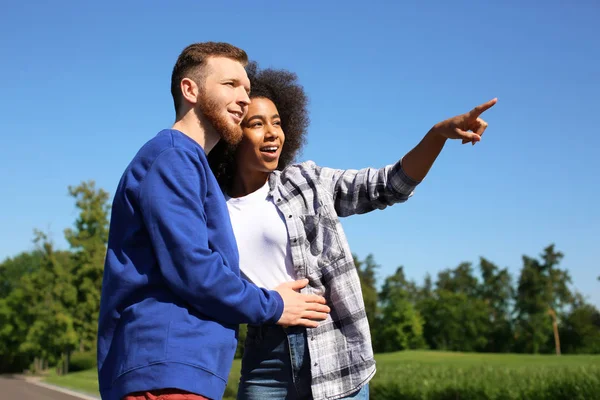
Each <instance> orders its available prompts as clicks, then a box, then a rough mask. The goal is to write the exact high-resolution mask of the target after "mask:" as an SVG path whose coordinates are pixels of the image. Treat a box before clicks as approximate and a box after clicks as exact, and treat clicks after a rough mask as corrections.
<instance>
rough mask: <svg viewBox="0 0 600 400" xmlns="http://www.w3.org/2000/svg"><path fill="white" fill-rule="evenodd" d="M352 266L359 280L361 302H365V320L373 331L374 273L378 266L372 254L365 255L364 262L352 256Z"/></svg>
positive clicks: (374, 314) (374, 310) (374, 306)
mask: <svg viewBox="0 0 600 400" xmlns="http://www.w3.org/2000/svg"><path fill="white" fill-rule="evenodd" d="M352 257H353V258H354V265H355V266H356V269H357V271H358V277H359V279H360V287H361V291H362V296H363V300H364V302H365V310H366V312H367V320H368V321H369V326H370V327H371V331H373V327H374V323H375V318H376V316H377V288H376V287H375V285H376V277H375V273H376V270H377V268H379V265H377V264H376V263H375V258H374V257H373V255H372V254H369V255H367V257H366V258H365V260H364V261H360V260H359V259H358V257H357V256H356V255H355V254H353V255H352Z"/></svg>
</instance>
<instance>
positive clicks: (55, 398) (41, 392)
mask: <svg viewBox="0 0 600 400" xmlns="http://www.w3.org/2000/svg"><path fill="white" fill-rule="evenodd" d="M81 398H82V397H79V396H78V397H75V396H71V395H69V394H65V393H61V392H58V391H56V390H52V389H48V388H45V387H41V386H38V385H36V384H34V383H31V382H27V381H26V380H23V379H17V378H12V377H10V376H0V399H1V400H81Z"/></svg>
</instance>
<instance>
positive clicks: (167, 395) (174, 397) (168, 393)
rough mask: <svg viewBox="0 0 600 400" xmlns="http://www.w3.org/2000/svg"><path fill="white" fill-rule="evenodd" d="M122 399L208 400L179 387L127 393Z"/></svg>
mask: <svg viewBox="0 0 600 400" xmlns="http://www.w3.org/2000/svg"><path fill="white" fill-rule="evenodd" d="M122 400H210V399H208V398H207V397H204V396H200V395H199V394H195V393H190V392H186V391H184V390H179V389H159V390H150V391H148V392H136V393H129V394H128V395H127V396H125V397H123V399H122Z"/></svg>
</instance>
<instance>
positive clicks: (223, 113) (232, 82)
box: [197, 57, 250, 144]
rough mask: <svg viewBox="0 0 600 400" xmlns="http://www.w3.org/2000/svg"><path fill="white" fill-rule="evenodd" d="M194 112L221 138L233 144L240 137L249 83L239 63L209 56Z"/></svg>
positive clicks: (246, 107)
mask: <svg viewBox="0 0 600 400" xmlns="http://www.w3.org/2000/svg"><path fill="white" fill-rule="evenodd" d="M205 68H206V78H205V81H204V84H203V85H201V87H202V89H201V93H200V99H199V101H198V106H197V111H198V112H199V113H200V114H203V115H204V116H205V117H206V118H207V119H208V121H209V122H210V123H211V124H212V125H213V127H214V128H215V130H216V131H217V132H218V133H219V135H221V138H222V139H223V140H225V141H226V142H227V143H230V144H237V143H238V142H239V141H240V140H241V138H242V128H241V127H240V123H241V122H242V120H243V119H244V116H245V115H246V113H247V112H248V104H250V98H249V97H248V93H249V92H250V80H249V79H248V75H247V74H246V70H245V69H244V67H243V66H242V64H240V63H239V62H237V61H235V60H231V59H229V58H224V57H211V58H209V59H208V60H207V63H206V66H205Z"/></svg>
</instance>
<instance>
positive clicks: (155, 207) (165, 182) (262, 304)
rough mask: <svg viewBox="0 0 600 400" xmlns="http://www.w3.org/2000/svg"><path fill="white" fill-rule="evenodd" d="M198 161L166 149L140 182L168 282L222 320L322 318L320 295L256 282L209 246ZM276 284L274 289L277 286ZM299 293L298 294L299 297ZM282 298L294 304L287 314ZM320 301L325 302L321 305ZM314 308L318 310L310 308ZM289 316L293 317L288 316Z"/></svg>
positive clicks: (311, 323) (145, 215)
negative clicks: (265, 286) (238, 272)
mask: <svg viewBox="0 0 600 400" xmlns="http://www.w3.org/2000/svg"><path fill="white" fill-rule="evenodd" d="M201 168H202V166H201V164H200V162H199V160H198V159H197V156H195V155H194V154H193V153H191V152H189V151H186V150H183V149H178V148H172V149H168V150H165V151H164V152H163V153H161V154H160V155H159V156H158V157H157V159H156V160H155V161H154V163H153V165H152V166H151V167H150V169H149V170H148V172H147V174H146V176H145V177H144V180H143V182H142V183H141V188H140V205H141V206H140V208H141V213H142V217H143V219H144V221H145V223H146V226H147V228H148V232H149V235H150V239H151V241H152V245H153V248H154V252H155V254H156V257H157V258H158V265H159V268H160V271H161V273H162V275H163V277H164V279H165V280H166V282H167V284H168V285H169V286H170V288H171V289H172V290H173V292H174V293H176V294H177V295H178V296H180V297H181V298H182V299H184V300H185V301H186V302H188V303H189V304H190V305H191V306H192V307H193V308H195V309H196V310H198V311H199V312H201V313H202V314H205V315H207V316H209V317H211V318H213V319H215V320H217V321H222V322H224V323H230V324H239V323H253V324H263V323H277V322H278V321H279V322H280V323H281V320H282V319H283V320H284V322H285V323H287V324H300V325H307V326H314V325H315V324H316V322H314V321H309V320H308V319H307V318H312V319H324V318H321V317H324V316H323V315H320V314H318V313H319V311H320V312H328V309H327V308H326V306H323V305H322V304H318V303H324V299H323V298H322V297H320V296H314V295H301V294H300V293H296V292H294V289H295V288H290V287H289V285H288V287H286V288H284V289H282V291H280V293H281V295H280V294H278V292H276V291H270V290H266V289H262V288H259V287H257V286H255V285H253V284H251V283H249V282H247V281H246V280H244V279H242V278H240V277H239V276H237V275H236V274H234V273H233V272H232V271H231V270H230V269H229V268H227V267H226V266H225V265H224V260H223V258H222V257H221V254H219V253H217V252H214V251H212V250H211V248H210V247H209V238H208V229H207V221H206V215H205V210H204V205H203V203H202V197H201V193H200V187H201V185H202V184H206V182H203V180H204V179H203V175H202V174H201V172H200V171H201ZM278 290H279V289H278ZM299 296H301V297H299ZM284 300H286V302H287V303H290V305H292V306H295V307H296V308H294V309H293V310H292V313H293V316H290V310H289V307H287V310H286V312H284ZM323 307H325V308H323ZM315 313H317V314H315ZM291 321H293V322H291Z"/></svg>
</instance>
